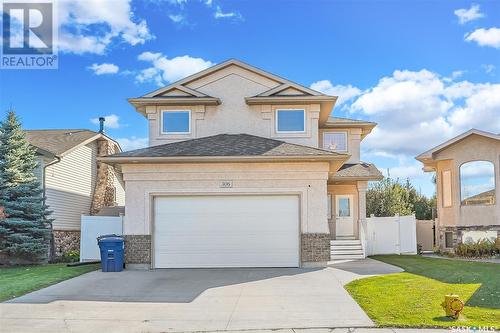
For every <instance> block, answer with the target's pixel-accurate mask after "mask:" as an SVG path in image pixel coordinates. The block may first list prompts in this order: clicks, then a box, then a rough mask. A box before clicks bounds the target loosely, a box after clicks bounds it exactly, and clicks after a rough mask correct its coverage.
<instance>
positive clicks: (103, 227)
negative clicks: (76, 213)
mask: <svg viewBox="0 0 500 333" xmlns="http://www.w3.org/2000/svg"><path fill="white" fill-rule="evenodd" d="M122 233H123V216H87V215H82V219H81V233H80V235H81V236H80V261H91V260H99V259H100V257H101V256H100V254H99V246H97V237H99V236H102V235H109V234H117V235H121V234H122Z"/></svg>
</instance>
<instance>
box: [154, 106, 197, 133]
mask: <svg viewBox="0 0 500 333" xmlns="http://www.w3.org/2000/svg"><path fill="white" fill-rule="evenodd" d="M160 112H161V117H160V118H161V119H160V133H161V134H167V135H170V134H174V135H175V134H180V135H189V134H191V132H192V131H191V110H182V109H181V110H161V111H160ZM167 112H187V113H188V128H189V130H188V131H187V132H165V131H164V130H163V129H164V127H163V125H164V123H163V119H164V118H163V114H164V113H167Z"/></svg>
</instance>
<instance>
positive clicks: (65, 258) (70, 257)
mask: <svg viewBox="0 0 500 333" xmlns="http://www.w3.org/2000/svg"><path fill="white" fill-rule="evenodd" d="M61 261H62V262H77V261H80V251H76V250H73V251H68V252H65V253H63V255H62V256H61Z"/></svg>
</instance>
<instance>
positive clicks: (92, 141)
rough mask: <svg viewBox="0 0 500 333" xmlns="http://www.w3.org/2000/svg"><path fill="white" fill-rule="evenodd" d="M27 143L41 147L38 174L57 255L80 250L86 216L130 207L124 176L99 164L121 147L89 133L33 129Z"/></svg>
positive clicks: (96, 133) (37, 147) (102, 136)
mask: <svg viewBox="0 0 500 333" xmlns="http://www.w3.org/2000/svg"><path fill="white" fill-rule="evenodd" d="M26 139H27V140H28V141H29V142H30V144H31V145H32V146H34V147H35V148H36V153H37V159H38V167H37V169H36V170H35V173H36V176H37V178H38V179H39V181H40V183H41V184H42V186H43V189H44V193H45V197H46V204H47V205H48V206H49V210H51V211H52V214H51V218H53V219H54V222H53V223H52V228H53V237H54V250H55V255H57V256H59V255H61V254H63V253H65V252H67V251H70V250H79V249H80V247H79V244H80V218H81V215H82V214H86V215H88V214H96V213H98V212H99V211H100V210H101V208H103V207H109V206H123V205H124V204H125V191H124V184H123V180H122V176H121V173H119V172H115V170H114V168H113V167H111V166H109V165H106V164H103V163H101V162H98V161H97V157H98V156H104V155H108V154H113V153H118V152H121V148H120V146H119V145H118V143H117V142H115V141H114V140H113V139H111V138H109V137H108V136H106V135H105V134H103V133H101V132H94V131H90V130H86V129H57V130H27V131H26Z"/></svg>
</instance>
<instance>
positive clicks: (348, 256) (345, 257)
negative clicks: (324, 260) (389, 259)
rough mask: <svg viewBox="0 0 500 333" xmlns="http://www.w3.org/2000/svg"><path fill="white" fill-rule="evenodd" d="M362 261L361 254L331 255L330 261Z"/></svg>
mask: <svg viewBox="0 0 500 333" xmlns="http://www.w3.org/2000/svg"><path fill="white" fill-rule="evenodd" d="M348 259H364V257H363V255H362V254H342V255H331V256H330V260H348Z"/></svg>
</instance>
